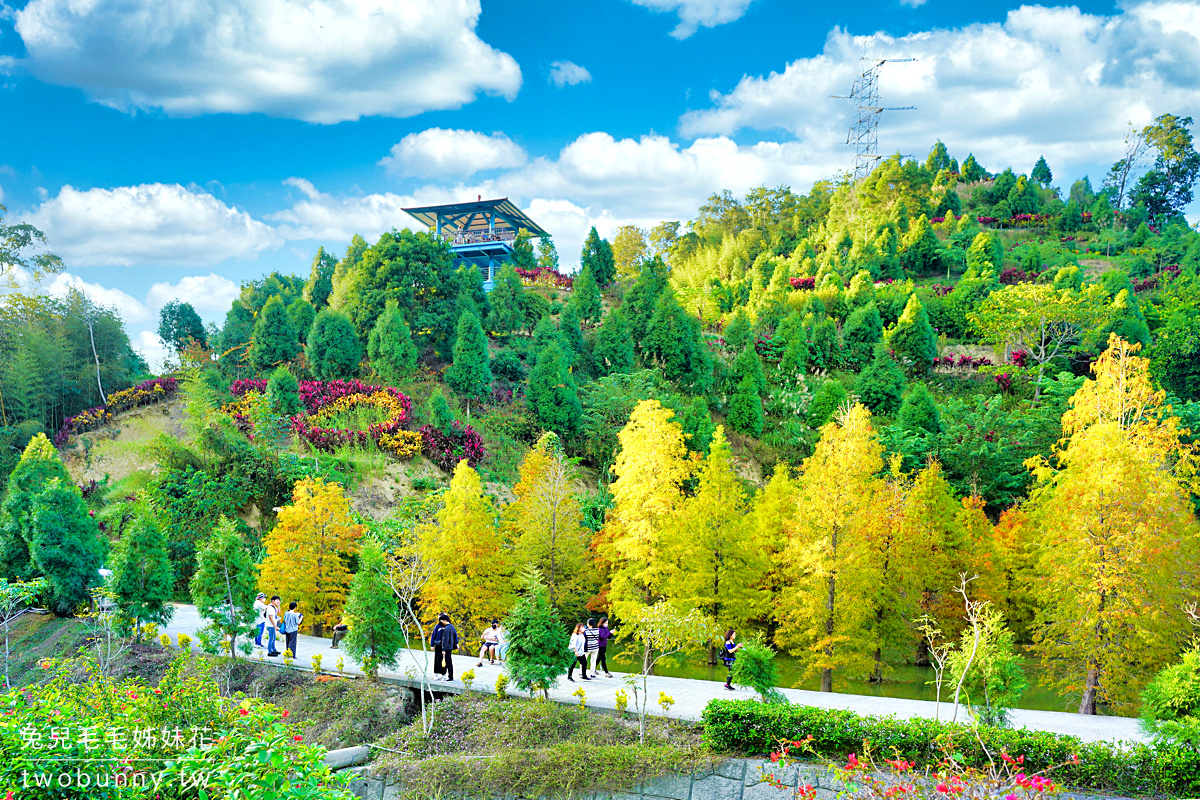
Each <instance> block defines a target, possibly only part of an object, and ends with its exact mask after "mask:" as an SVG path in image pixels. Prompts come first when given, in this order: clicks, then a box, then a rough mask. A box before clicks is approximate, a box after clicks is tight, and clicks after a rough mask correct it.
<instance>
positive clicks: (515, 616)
mask: <svg viewBox="0 0 1200 800" xmlns="http://www.w3.org/2000/svg"><path fill="white" fill-rule="evenodd" d="M521 584H522V587H521V588H522V591H521V596H520V598H519V599H518V600H517V602H516V603H514V604H513V607H512V609H511V610H510V611H509V612H508V615H507V616H506V617H505V619H504V630H505V631H506V633H507V637H508V651H507V652H506V653H505V656H504V666H505V669H507V670H508V673H509V674H510V675H512V678H513V682H514V683H515V684H516V685H517V688H519V689H521V690H522V691H526V692H529V693H530V694H532V693H533V692H535V691H539V690H540V691H541V692H542V693H543V697H545V698H547V699H548V698H549V697H550V689H551V688H553V687H554V685H555V684H557V683H558V679H559V678H561V677H562V676H563V674H564V673H565V672H566V671H567V669H568V668H569V667H570V666H571V663H572V662H573V661H574V660H575V659H574V655H573V654H572V653H571V650H570V647H569V645H570V639H569V637H568V636H567V632H566V630H565V629H564V628H563V624H562V621H561V620H560V618H559V616H558V612H557V611H556V610H555V608H554V604H553V603H552V602H551V601H550V595H549V592H548V591H547V588H546V585H545V584H544V583H543V582H542V580H541V577H540V576H539V575H538V573H537V571H536V570H532V569H530V570H528V571H527V572H526V573H525V574H524V575H523V576H522V579H521Z"/></svg>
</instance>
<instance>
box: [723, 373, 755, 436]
mask: <svg viewBox="0 0 1200 800" xmlns="http://www.w3.org/2000/svg"><path fill="white" fill-rule="evenodd" d="M729 425H730V427H732V428H733V429H734V430H735V431H738V432H739V433H745V434H749V435H751V436H762V430H763V411H762V395H761V394H760V393H759V389H758V386H757V385H756V384H755V382H754V378H753V377H752V376H750V375H747V376H745V377H744V378H742V379H741V381H740V382H739V383H738V385H737V390H736V391H735V392H734V393H733V397H731V398H730V399H729Z"/></svg>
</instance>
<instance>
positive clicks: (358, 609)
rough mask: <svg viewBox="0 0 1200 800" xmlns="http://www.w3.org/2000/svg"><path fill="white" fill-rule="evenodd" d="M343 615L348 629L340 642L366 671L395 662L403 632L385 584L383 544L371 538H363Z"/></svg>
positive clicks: (376, 670)
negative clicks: (356, 568)
mask: <svg viewBox="0 0 1200 800" xmlns="http://www.w3.org/2000/svg"><path fill="white" fill-rule="evenodd" d="M344 616H345V619H346V624H347V625H348V626H349V627H350V631H349V632H348V633H347V634H346V638H345V640H343V642H342V646H343V647H344V648H345V649H346V652H347V653H348V654H349V655H350V657H351V658H354V659H356V660H357V661H358V662H359V663H360V664H362V665H363V667H364V668H365V669H366V670H367V674H369V675H370V676H371V677H372V678H374V677H376V676H377V675H378V674H379V667H381V666H384V667H395V666H396V664H397V663H398V660H397V656H398V655H399V653H400V649H401V648H402V647H404V633H403V631H402V630H401V627H400V625H399V624H398V623H397V616H398V613H397V606H396V596H395V594H394V593H393V592H392V587H391V585H389V584H388V580H387V564H386V561H385V559H384V555H383V546H382V545H380V543H379V542H378V541H377V540H376V539H374V538H371V537H367V538H365V539H363V541H362V545H361V547H360V549H359V552H358V572H356V573H354V577H353V578H352V579H351V581H350V594H349V596H348V597H347V599H346V610H345V612H344Z"/></svg>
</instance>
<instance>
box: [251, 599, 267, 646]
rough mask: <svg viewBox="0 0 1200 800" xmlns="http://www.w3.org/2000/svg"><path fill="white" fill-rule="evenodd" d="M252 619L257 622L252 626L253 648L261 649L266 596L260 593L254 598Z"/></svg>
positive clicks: (265, 623) (265, 625) (265, 618)
mask: <svg viewBox="0 0 1200 800" xmlns="http://www.w3.org/2000/svg"><path fill="white" fill-rule="evenodd" d="M254 618H255V619H257V620H258V622H256V623H255V624H254V646H255V647H262V646H263V644H262V635H263V629H264V628H266V627H267V596H266V595H265V594H263V593H262V592H259V593H258V597H256V598H254Z"/></svg>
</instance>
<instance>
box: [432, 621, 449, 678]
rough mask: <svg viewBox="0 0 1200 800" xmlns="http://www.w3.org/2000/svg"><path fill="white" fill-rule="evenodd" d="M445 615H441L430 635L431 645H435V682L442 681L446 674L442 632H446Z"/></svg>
mask: <svg viewBox="0 0 1200 800" xmlns="http://www.w3.org/2000/svg"><path fill="white" fill-rule="evenodd" d="M445 616H446V615H445V614H439V615H438V618H437V623H436V624H434V626H433V632H432V633H430V634H429V643H430V644H431V645H433V674H434V675H435V676H436V677H435V678H434V680H435V681H440V680H442V676H443V675H445V674H446V662H445V658H446V656H445V654H444V653H443V652H442V632H443V631H444V630H446V621H445V620H444V619H442V618H443V617H445Z"/></svg>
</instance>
